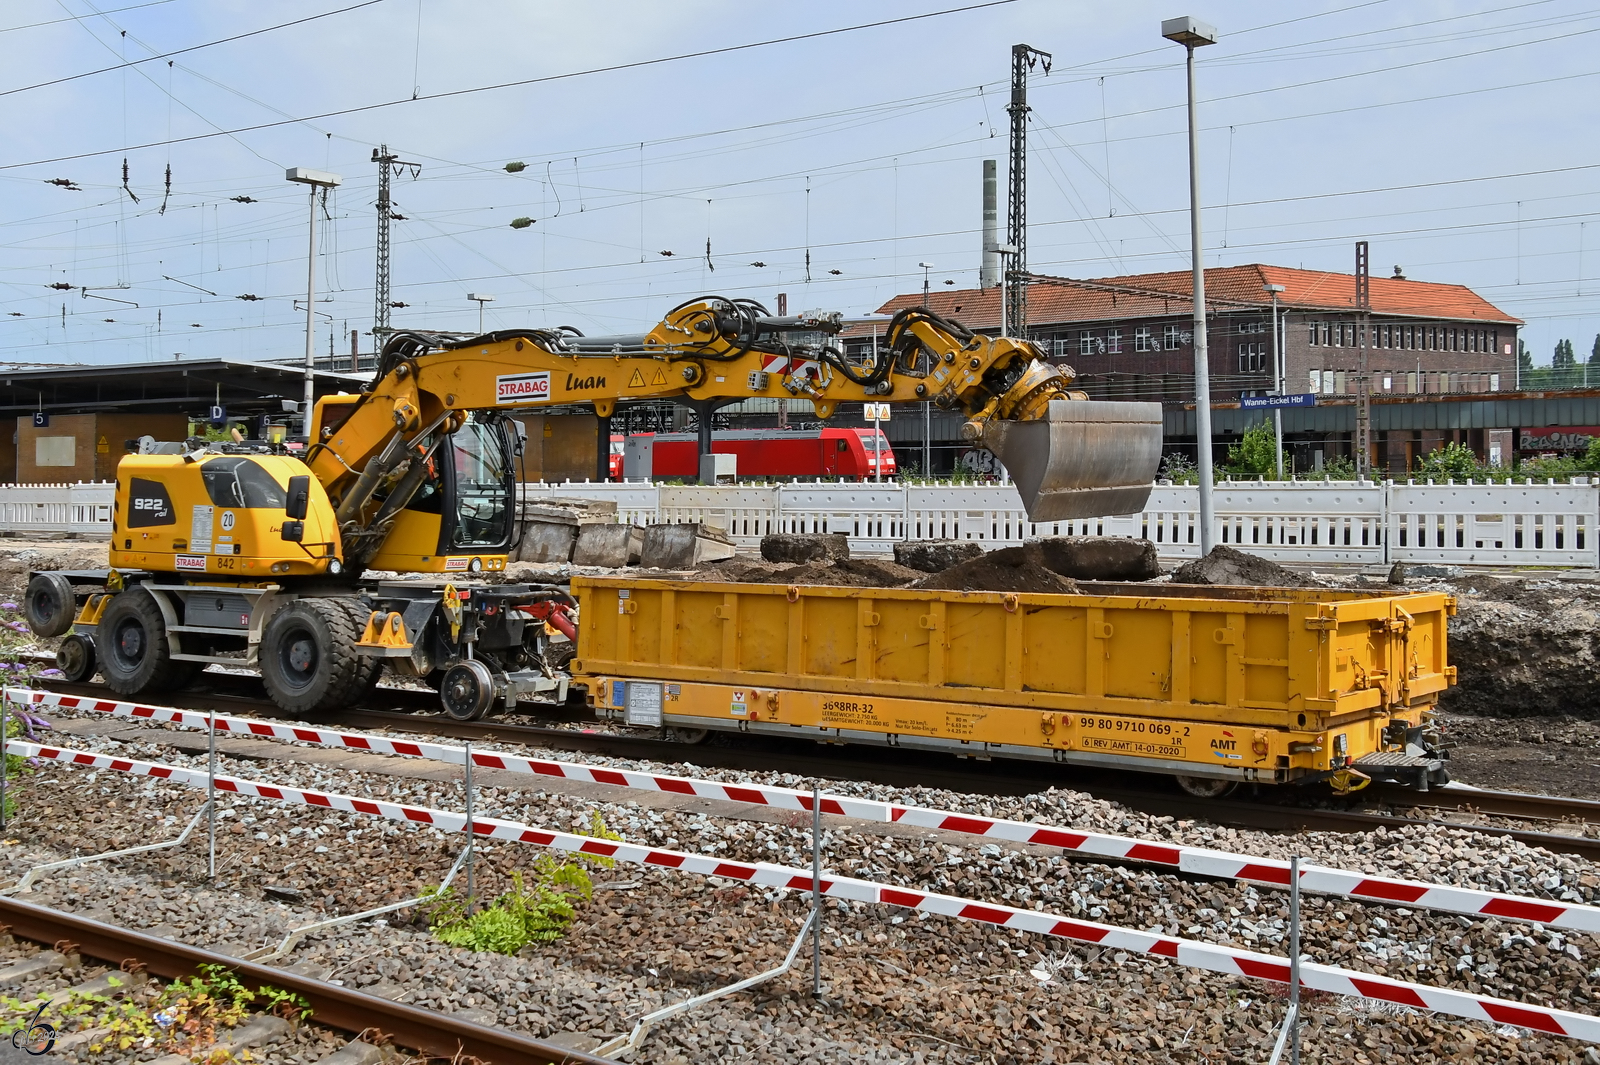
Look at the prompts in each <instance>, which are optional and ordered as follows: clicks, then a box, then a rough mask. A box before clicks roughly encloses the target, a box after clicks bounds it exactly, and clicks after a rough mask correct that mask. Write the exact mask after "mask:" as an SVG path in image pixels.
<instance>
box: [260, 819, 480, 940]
mask: <svg viewBox="0 0 1600 1065" xmlns="http://www.w3.org/2000/svg"><path fill="white" fill-rule="evenodd" d="M471 853H472V841H471V840H470V839H469V840H468V841H467V845H466V846H465V847H463V848H462V849H461V853H460V854H459V855H458V856H457V857H456V862H455V864H454V865H452V866H451V867H450V871H449V872H448V873H446V874H445V878H444V880H442V881H440V883H439V891H438V893H437V894H443V893H444V889H445V888H447V887H449V886H450V882H451V881H452V880H454V879H455V878H456V874H457V873H459V872H460V871H461V866H462V865H463V864H465V863H466V861H467V857H468V855H470V854H471ZM433 897H435V896H429V895H419V896H417V897H416V898H412V899H401V900H400V901H399V902H391V903H388V904H387V905H384V906H379V907H378V908H376V909H372V910H363V911H361V912H360V913H350V914H345V915H344V916H343V917H330V918H329V919H328V920H326V921H317V922H315V923H314V924H306V925H301V926H300V927H299V928H291V929H290V930H289V932H288V934H287V935H285V936H284V937H283V941H282V942H281V943H279V944H278V946H277V947H276V948H275V949H273V950H268V949H267V948H266V947H262V948H261V949H260V950H253V951H251V952H250V953H248V954H241V955H240V957H242V958H243V959H244V960H245V961H273V960H274V959H276V958H281V957H283V956H284V955H285V954H287V953H289V950H290V948H292V947H293V946H294V945H295V944H296V943H298V942H300V940H302V939H304V938H305V937H306V936H308V935H310V934H311V933H312V932H318V931H321V930H322V929H324V928H336V927H338V926H339V925H342V924H351V923H353V922H355V921H364V920H366V919H367V918H369V917H380V916H382V915H383V914H386V913H393V912H394V911H395V910H403V909H406V908H407V907H409V906H415V905H417V904H418V903H423V902H427V901H428V900H429V899H430V898H433Z"/></svg>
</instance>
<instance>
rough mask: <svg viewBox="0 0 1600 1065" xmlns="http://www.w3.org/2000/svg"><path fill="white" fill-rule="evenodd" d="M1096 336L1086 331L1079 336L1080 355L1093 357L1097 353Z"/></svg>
mask: <svg viewBox="0 0 1600 1065" xmlns="http://www.w3.org/2000/svg"><path fill="white" fill-rule="evenodd" d="M1094 349H1095V343H1094V334H1093V333H1091V332H1089V331H1088V330H1087V329H1085V330H1084V331H1083V332H1082V333H1079V334H1078V354H1079V355H1093V354H1094V353H1095V350H1094Z"/></svg>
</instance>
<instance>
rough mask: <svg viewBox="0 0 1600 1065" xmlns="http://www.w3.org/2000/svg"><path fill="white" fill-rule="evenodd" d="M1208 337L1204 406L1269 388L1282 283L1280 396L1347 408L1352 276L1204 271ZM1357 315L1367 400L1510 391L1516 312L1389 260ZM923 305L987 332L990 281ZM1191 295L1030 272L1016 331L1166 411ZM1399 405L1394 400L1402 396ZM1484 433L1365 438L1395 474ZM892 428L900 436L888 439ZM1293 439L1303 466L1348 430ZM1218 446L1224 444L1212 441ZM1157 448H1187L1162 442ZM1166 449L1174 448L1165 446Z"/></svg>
mask: <svg viewBox="0 0 1600 1065" xmlns="http://www.w3.org/2000/svg"><path fill="white" fill-rule="evenodd" d="M1205 277H1206V303H1207V322H1208V327H1207V332H1206V338H1207V345H1208V357H1209V366H1210V373H1211V396H1212V402H1213V403H1214V404H1219V405H1226V404H1231V403H1237V402H1238V400H1239V398H1240V397H1242V396H1250V395H1260V394H1263V393H1267V392H1271V391H1273V359H1272V325H1271V321H1272V298H1271V294H1270V293H1269V292H1267V290H1266V286H1267V285H1269V284H1270V285H1281V286H1283V291H1282V292H1280V293H1279V294H1278V315H1279V322H1280V328H1281V329H1282V330H1283V333H1282V336H1283V338H1284V341H1283V353H1284V360H1285V369H1284V372H1285V380H1286V391H1287V392H1290V393H1304V392H1315V393H1318V395H1319V401H1320V400H1321V397H1323V396H1326V397H1328V399H1327V401H1328V402H1334V403H1338V402H1341V401H1344V402H1348V400H1349V397H1350V396H1352V395H1353V394H1354V393H1355V392H1356V391H1357V390H1358V387H1359V368H1360V358H1361V343H1360V341H1361V332H1360V331H1361V330H1362V320H1363V315H1362V313H1361V312H1360V311H1359V310H1358V309H1357V307H1356V278H1355V276H1354V275H1353V274H1340V273H1329V272H1326V271H1318V270H1300V269H1294V268H1290V267H1283V266H1267V265H1262V264H1251V265H1248V266H1230V267H1215V268H1212V269H1208V270H1206V272H1205ZM1368 291H1369V304H1370V310H1369V311H1368V312H1367V313H1366V315H1365V320H1366V339H1367V344H1368V348H1367V367H1368V373H1369V376H1370V379H1371V389H1372V393H1373V395H1374V396H1377V397H1386V398H1393V399H1397V400H1400V399H1402V397H1405V396H1410V395H1414V396H1417V397H1418V398H1419V399H1420V398H1421V397H1423V396H1439V395H1443V394H1454V395H1459V394H1462V393H1493V392H1501V391H1505V392H1510V391H1514V390H1515V389H1516V387H1517V369H1516V367H1517V356H1516V351H1517V327H1518V326H1520V325H1521V324H1522V322H1521V321H1520V320H1519V319H1516V318H1513V317H1512V316H1510V315H1509V314H1506V313H1505V312H1504V311H1502V310H1500V309H1499V308H1497V307H1495V306H1494V305H1493V304H1491V303H1489V302H1488V301H1487V300H1485V299H1483V298H1482V297H1481V296H1479V295H1478V294H1477V293H1475V292H1473V291H1472V290H1471V289H1469V288H1466V287H1465V286H1462V285H1451V284H1441V283H1438V282H1431V281H1415V280H1411V279H1409V278H1407V277H1405V276H1403V275H1402V274H1401V272H1400V269H1399V268H1398V267H1396V268H1395V275H1394V276H1393V277H1373V278H1372V279H1371V280H1370V282H1369V290H1368ZM921 303H922V294H921V293H920V292H918V293H908V294H906V295H901V296H896V297H895V298H894V299H892V300H890V301H889V302H888V303H886V304H884V305H883V306H882V307H881V308H880V309H879V311H878V313H879V314H882V315H892V314H894V313H895V312H897V311H899V310H900V309H902V308H904V307H908V306H916V305H919V304H921ZM928 305H929V308H930V309H931V310H933V311H934V312H936V313H938V314H941V315H944V316H946V317H949V318H953V319H955V320H957V321H959V322H961V323H962V324H963V325H965V326H967V327H968V328H969V329H973V330H975V331H977V332H982V333H989V334H995V333H998V332H999V325H1000V289H999V288H984V289H960V290H950V289H946V290H944V291H936V292H932V293H930V294H929V297H928ZM1193 315H1194V310H1193V289H1192V286H1191V284H1190V274H1189V271H1187V270H1183V271H1173V272H1170V273H1158V274H1134V275H1129V276H1123V277H1105V278H1094V279H1085V280H1077V279H1040V280H1036V281H1035V282H1034V283H1033V284H1032V285H1030V287H1029V290H1028V336H1029V338H1030V339H1032V340H1034V341H1036V342H1037V343H1039V344H1040V345H1041V346H1042V347H1044V348H1045V350H1046V352H1047V354H1048V355H1049V356H1050V358H1051V359H1052V361H1056V362H1061V363H1066V364H1068V365H1070V366H1072V367H1073V369H1075V370H1076V371H1077V373H1078V383H1079V386H1080V387H1082V388H1083V389H1084V390H1085V391H1087V392H1088V393H1089V394H1090V396H1091V397H1093V398H1096V399H1139V400H1148V401H1157V402H1161V403H1163V404H1164V405H1167V406H1168V407H1169V408H1170V407H1174V406H1178V407H1181V406H1184V405H1192V404H1193V402H1194V351H1193V340H1194V338H1193V335H1192V329H1193ZM872 331H873V330H872V327H870V326H857V327H855V328H853V329H852V330H851V332H850V335H849V337H848V338H847V350H849V351H850V352H851V353H852V354H865V353H866V352H867V351H870V349H871V346H872V343H873V337H872ZM1402 401H1403V400H1402ZM1491 432H1492V430H1484V429H1476V430H1453V431H1445V432H1440V433H1420V432H1419V433H1413V432H1411V431H1407V432H1406V438H1405V439H1404V440H1401V439H1394V440H1388V439H1385V438H1384V435H1383V434H1377V433H1375V434H1374V436H1375V439H1374V451H1375V454H1374V455H1373V456H1372V457H1373V459H1374V461H1375V462H1376V463H1377V464H1378V465H1380V466H1384V465H1387V466H1389V467H1390V468H1396V469H1404V468H1405V466H1406V464H1407V463H1408V462H1409V461H1411V460H1412V459H1413V458H1414V457H1415V456H1418V455H1421V454H1425V453H1426V452H1427V451H1429V450H1431V449H1432V448H1433V447H1436V446H1438V445H1439V444H1441V443H1443V442H1445V441H1446V440H1450V439H1456V440H1460V441H1461V442H1463V443H1467V444H1469V445H1470V446H1472V447H1474V448H1475V449H1476V450H1478V451H1479V453H1480V454H1481V455H1483V456H1484V457H1485V458H1487V457H1488V439H1489V436H1488V434H1489V433H1491ZM894 435H899V434H894ZM1300 436H1301V437H1302V438H1301V439H1298V440H1296V439H1294V438H1293V437H1292V436H1291V437H1290V438H1289V439H1287V440H1286V444H1288V445H1290V446H1291V447H1292V450H1293V451H1294V453H1295V456H1296V463H1295V464H1296V466H1297V467H1298V468H1299V469H1301V470H1307V469H1311V468H1314V465H1316V463H1315V461H1314V456H1315V453H1316V452H1322V453H1323V454H1324V455H1326V456H1329V457H1331V456H1332V455H1335V454H1344V455H1348V454H1349V449H1350V440H1349V436H1350V434H1348V433H1334V434H1315V438H1306V437H1307V436H1308V434H1300ZM1217 443H1218V444H1226V443H1227V440H1226V438H1224V437H1220V436H1219V439H1218V441H1217ZM1168 445H1169V447H1173V449H1174V450H1183V449H1184V448H1185V445H1187V447H1188V448H1190V449H1192V447H1193V438H1192V437H1190V438H1189V439H1188V440H1187V441H1185V440H1183V439H1181V438H1173V437H1170V436H1169V439H1168ZM1174 445H1176V446H1174Z"/></svg>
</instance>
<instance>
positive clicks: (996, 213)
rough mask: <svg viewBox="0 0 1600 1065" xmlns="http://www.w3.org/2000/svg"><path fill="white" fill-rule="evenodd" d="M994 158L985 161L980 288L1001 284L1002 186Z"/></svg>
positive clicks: (979, 272)
mask: <svg viewBox="0 0 1600 1065" xmlns="http://www.w3.org/2000/svg"><path fill="white" fill-rule="evenodd" d="M995 170H996V166H995V161H994V160H993V159H985V160H984V161H983V265H982V268H981V269H980V270H979V271H978V287H979V288H995V287H997V286H998V285H999V284H1000V253H999V252H998V251H996V250H995V249H997V248H998V247H1000V235H999V228H1000V186H999V178H998V177H997V176H996V174H995Z"/></svg>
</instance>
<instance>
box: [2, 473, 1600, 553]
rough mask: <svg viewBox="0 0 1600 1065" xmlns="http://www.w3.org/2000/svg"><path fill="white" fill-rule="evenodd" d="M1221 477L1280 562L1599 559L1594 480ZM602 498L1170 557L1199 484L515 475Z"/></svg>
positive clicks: (87, 531) (14, 513)
mask: <svg viewBox="0 0 1600 1065" xmlns="http://www.w3.org/2000/svg"><path fill="white" fill-rule="evenodd" d="M1578 480H1579V483H1573V484H1549V483H1547V484H1505V485H1500V484H1470V483H1467V484H1413V483H1382V484H1380V483H1373V482H1353V481H1333V482H1327V481H1265V482H1225V483H1223V484H1219V485H1218V486H1217V488H1216V495H1215V500H1216V511H1217V526H1218V528H1217V537H1216V539H1217V542H1218V543H1223V544H1229V545H1232V546H1237V547H1240V548H1243V549H1245V550H1248V551H1250V552H1251V553H1253V554H1258V555H1262V556H1264V557H1266V558H1270V559H1275V560H1277V561H1280V562H1313V563H1315V562H1328V563H1332V562H1344V563H1359V564H1366V565H1384V564H1388V563H1391V562H1433V563H1455V564H1460V565H1480V566H1579V567H1587V568H1600V535H1597V534H1600V484H1595V483H1582V479H1578ZM113 492H114V486H113V485H111V484H109V483H105V482H96V483H90V484H73V485H0V532H4V533H10V534H13V535H20V536H26V535H29V534H32V533H77V534H80V535H86V536H94V537H100V538H106V537H109V536H110V532H111V504H112V495H113ZM562 496H565V497H573V496H577V497H583V498H590V499H610V500H614V501H615V502H616V504H617V513H618V519H619V520H621V521H624V522H628V523H631V524H635V525H649V524H654V523H657V522H688V521H703V522H706V523H707V524H711V525H716V526H720V527H721V528H723V529H726V530H727V531H728V533H729V535H730V536H731V537H732V538H733V540H734V542H735V543H736V544H738V545H739V546H741V547H745V548H754V547H756V546H758V545H759V544H760V542H761V538H762V537H763V536H765V535H767V534H768V533H773V532H842V533H844V534H845V535H846V536H848V537H850V541H851V546H852V547H853V548H854V549H855V550H857V551H860V552H863V553H866V554H873V553H882V554H887V553H888V552H889V551H890V550H892V548H893V545H894V544H895V543H896V542H897V541H900V540H931V539H950V540H972V541H976V542H978V543H981V544H983V545H985V546H987V547H1005V546H1007V545H1010V544H1019V543H1022V542H1023V541H1024V540H1028V539H1032V538H1035V537H1040V536H1142V537H1146V538H1148V539H1150V540H1152V541H1154V542H1155V544H1156V550H1157V551H1158V552H1159V553H1160V555H1161V556H1162V557H1163V558H1165V559H1169V560H1176V559H1184V558H1193V557H1195V556H1197V555H1198V554H1199V553H1200V528H1199V525H1200V513H1199V512H1200V499H1199V490H1198V489H1197V488H1195V487H1194V486H1192V485H1166V484H1163V485H1157V486H1156V487H1155V488H1154V489H1153V490H1152V491H1151V493H1150V500H1149V502H1148V503H1147V504H1146V505H1145V509H1144V510H1143V511H1141V512H1140V513H1138V514H1130V515H1123V516H1117V517H1105V518H1088V519H1084V520H1080V521H1064V522H1050V523H1034V522H1030V521H1029V520H1028V517H1027V515H1026V514H1024V513H1023V510H1022V500H1021V498H1020V497H1019V496H1018V495H1017V491H1016V489H1015V488H1014V487H1012V486H1010V485H998V484H995V485H961V484H909V485H908V484H895V483H885V484H870V483H868V484H857V483H852V482H845V483H830V482H797V483H792V484H781V485H762V486H757V485H719V486H702V485H662V484H646V483H642V482H625V483H611V484H606V483H597V482H588V481H583V482H564V483H560V484H528V485H523V486H522V498H523V499H525V500H528V501H529V502H537V501H538V500H540V499H547V498H551V497H562Z"/></svg>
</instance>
